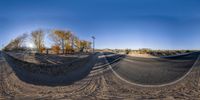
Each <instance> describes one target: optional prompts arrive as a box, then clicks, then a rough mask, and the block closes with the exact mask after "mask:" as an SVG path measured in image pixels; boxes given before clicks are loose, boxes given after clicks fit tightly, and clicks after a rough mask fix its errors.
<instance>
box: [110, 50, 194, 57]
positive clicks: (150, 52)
mask: <svg viewBox="0 0 200 100" xmlns="http://www.w3.org/2000/svg"><path fill="white" fill-rule="evenodd" d="M112 51H113V52H116V53H123V54H127V55H134V54H141V55H145V54H147V55H152V56H170V55H180V54H185V53H191V52H195V51H197V50H152V49H148V48H143V49H139V50H131V49H115V50H112Z"/></svg>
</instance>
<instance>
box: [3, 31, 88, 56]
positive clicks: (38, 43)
mask: <svg viewBox="0 0 200 100" xmlns="http://www.w3.org/2000/svg"><path fill="white" fill-rule="evenodd" d="M46 35H47V34H46V33H45V31H43V30H41V29H39V30H35V31H33V32H31V34H30V35H28V34H23V35H21V36H18V37H17V38H15V39H14V40H12V41H11V42H10V43H9V44H8V45H7V46H6V47H5V48H4V49H5V50H19V49H21V48H23V46H22V44H23V43H24V42H25V40H26V38H27V37H28V36H30V38H31V41H32V43H33V44H34V45H35V49H36V50H37V51H38V53H42V52H44V51H45V50H46V49H47V48H46V47H45V42H44V40H45V36H46ZM47 37H48V38H49V39H50V40H51V42H52V46H51V50H53V51H54V52H55V53H57V54H58V53H60V50H62V53H63V54H64V53H72V52H75V51H78V52H83V51H84V50H89V49H91V42H89V41H86V40H80V39H79V38H78V37H77V36H75V35H74V34H73V33H72V32H71V31H64V30H52V31H51V32H50V34H48V35H47Z"/></svg>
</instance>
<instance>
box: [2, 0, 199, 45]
mask: <svg viewBox="0 0 200 100" xmlns="http://www.w3.org/2000/svg"><path fill="white" fill-rule="evenodd" d="M199 5H200V1H199V0H1V1H0V48H1V47H2V46H5V45H6V44H7V43H8V42H9V41H10V40H12V39H13V38H15V37H16V36H19V35H20V34H23V33H31V32H32V31H34V30H36V29H45V30H48V29H61V30H71V31H72V32H73V33H74V34H75V35H77V36H78V37H79V38H81V39H85V40H89V41H92V38H91V36H95V37H96V40H95V45H96V48H99V49H103V48H111V49H124V48H130V49H139V48H151V49H200V6H199ZM49 44H50V43H49V42H48V41H47V44H46V45H48V46H49Z"/></svg>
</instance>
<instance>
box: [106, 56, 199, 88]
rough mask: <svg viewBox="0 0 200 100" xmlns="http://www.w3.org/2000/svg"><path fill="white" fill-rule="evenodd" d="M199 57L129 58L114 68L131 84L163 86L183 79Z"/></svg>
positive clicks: (125, 58)
mask: <svg viewBox="0 0 200 100" xmlns="http://www.w3.org/2000/svg"><path fill="white" fill-rule="evenodd" d="M106 55H109V54H108V53H107V54H106ZM198 55H199V53H191V54H188V55H182V56H174V57H165V58H140V57H130V56H127V57H124V58H123V59H121V60H120V61H119V62H117V64H115V65H114V66H112V68H113V70H114V71H115V72H116V73H117V74H118V75H119V76H120V77H121V78H123V79H125V80H127V81H129V82H132V83H136V84H141V85H162V84H167V83H171V82H173V81H176V80H178V79H180V78H181V77H183V76H184V75H185V74H186V73H187V72H188V71H189V70H190V69H191V68H192V66H193V64H194V63H195V61H196V59H197V58H198ZM108 59H111V58H108Z"/></svg>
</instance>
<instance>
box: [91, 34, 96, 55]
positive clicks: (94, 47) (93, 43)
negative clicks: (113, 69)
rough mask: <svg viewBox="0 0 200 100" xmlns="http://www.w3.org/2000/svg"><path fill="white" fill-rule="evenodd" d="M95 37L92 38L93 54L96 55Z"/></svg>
mask: <svg viewBox="0 0 200 100" xmlns="http://www.w3.org/2000/svg"><path fill="white" fill-rule="evenodd" d="M95 39H96V38H95V37H94V36H92V40H93V53H94V48H95Z"/></svg>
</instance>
